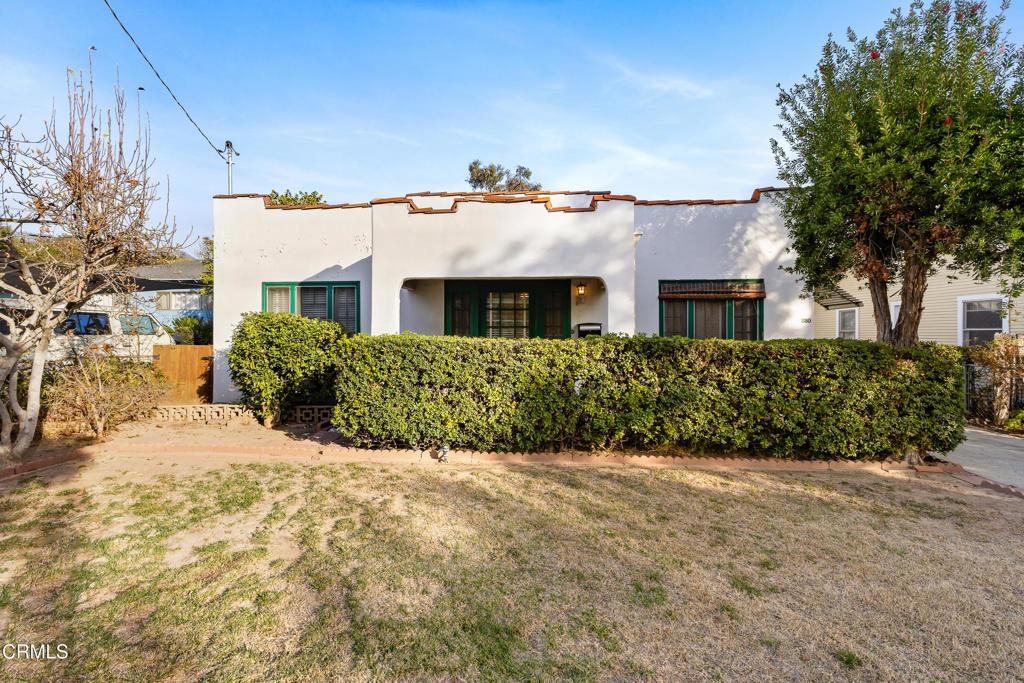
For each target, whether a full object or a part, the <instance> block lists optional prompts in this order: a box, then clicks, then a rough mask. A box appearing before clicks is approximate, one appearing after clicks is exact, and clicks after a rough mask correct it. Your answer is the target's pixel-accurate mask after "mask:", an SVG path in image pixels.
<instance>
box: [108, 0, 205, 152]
mask: <svg viewBox="0 0 1024 683" xmlns="http://www.w3.org/2000/svg"><path fill="white" fill-rule="evenodd" d="M103 4H104V5H106V6H107V9H108V10H110V13H111V14H112V15H113V16H114V20H115V21H116V22H117V23H118V25H119V26H120V27H121V30H122V31H124V34H125V35H126V36H128V38H129V40H131V41H132V45H134V46H135V49H136V50H138V51H139V54H140V55H142V58H143V59H144V60H146V64H149V68H150V69H152V70H153V73H154V74H156V77H157V80H159V81H160V82H161V83H162V84H163V86H164V87H165V88H166V89H167V92H168V93H170V95H171V99H173V100H174V103H175V104H177V105H178V107H179V108H180V109H181V111H183V112H184V113H185V116H187V117H188V120H189V121H191V122H192V125H193V126H195V128H196V130H198V131H199V134H200V135H202V136H203V139H204V140H206V142H207V144H209V145H210V147H212V148H213V151H214V152H216V153H217V154H218V155H219V156H220V158H221V159H223V158H224V151H223V150H220V149H217V145H215V144H213V141H212V140H210V136H208V135H207V134H206V133H204V132H203V129H202V128H200V127H199V124H198V123H196V120H195V119H194V118H192V115H191V114H189V113H188V109H185V105H184V104H182V103H181V101H180V100H179V99H178V98H177V96H176V95H175V94H174V91H173V90H171V86H169V85H167V81H165V80H164V79H163V76H161V75H160V72H159V71H157V70H156V67H155V66H153V62H151V61H149V57H147V56H146V53H145V52H143V51H142V46H141V45H139V42H138V41H137V40H135V36H133V35H132V34H131V31H129V30H128V27H126V26H125V25H124V22H122V21H121V17H119V16H117V12H115V11H114V8H113V7H111V6H110V2H109V1H108V0H103Z"/></svg>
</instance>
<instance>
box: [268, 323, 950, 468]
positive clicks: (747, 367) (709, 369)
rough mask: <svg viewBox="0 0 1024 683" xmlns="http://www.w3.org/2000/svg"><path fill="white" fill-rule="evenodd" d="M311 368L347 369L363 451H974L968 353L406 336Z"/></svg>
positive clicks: (343, 347)
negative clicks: (964, 357) (964, 447)
mask: <svg viewBox="0 0 1024 683" xmlns="http://www.w3.org/2000/svg"><path fill="white" fill-rule="evenodd" d="M269 341H270V340H269V339H268V340H267V343H269ZM263 351H264V352H267V353H272V354H274V355H275V356H276V355H278V354H279V353H283V351H282V350H280V349H277V348H275V349H263ZM300 352H301V353H302V354H305V355H304V356H303V358H304V359H305V360H302V361H301V365H302V366H303V367H310V366H311V365H313V363H312V359H313V358H315V359H316V361H317V367H319V368H326V366H327V365H328V364H329V361H328V359H327V356H329V355H335V356H336V362H337V370H336V373H337V404H338V405H337V408H336V409H335V415H334V424H335V426H336V427H337V428H338V429H339V431H340V432H341V434H342V435H343V437H345V438H346V439H347V440H349V441H350V442H352V443H354V444H357V445H370V446H401V447H428V446H437V445H440V444H445V443H446V444H449V445H450V446H452V447H454V448H473V449H482V450H501V451H509V450H524V451H528V450H537V449H548V448H601V447H616V446H633V447H638V448H655V447H658V446H663V445H678V446H682V447H686V448H690V449H696V450H708V451H743V452H749V453H760V454H769V455H773V456H779V457H789V456H799V457H807V456H810V457H818V458H882V457H886V456H891V455H897V456H901V455H902V454H903V453H904V452H905V451H906V450H907V449H918V450H937V451H948V450H950V449H952V448H953V447H954V446H955V445H956V444H957V443H959V442H960V441H961V440H962V439H963V428H964V416H963V409H962V397H963V395H962V391H963V388H962V384H963V372H962V366H961V364H960V351H959V349H956V348H954V347H943V346H938V345H934V344H925V345H921V346H919V347H916V348H911V349H897V348H893V347H890V346H887V345H881V344H876V343H873V342H855V341H840V340H815V341H807V340H784V341H770V342H738V341H724V340H688V339H679V338H658V337H653V338H652V337H632V338H615V337H603V338H589V339H584V340H539V339H531V340H488V339H469V338H459V337H422V336H417V335H401V336H378V337H367V336H358V337H351V338H348V339H345V340H344V341H341V342H340V343H338V344H337V345H336V353H335V354H330V353H329V352H328V351H327V350H326V349H325V347H323V346H319V347H317V350H316V352H315V353H314V352H312V351H310V350H308V349H301V350H300ZM304 376H305V377H309V376H310V375H308V374H306V375H304ZM328 376H331V377H333V371H327V372H326V373H325V374H324V379H325V380H326V378H327V377H328ZM267 381H268V382H271V381H273V382H279V381H281V380H280V379H273V380H271V379H268V380H267ZM284 384H285V385H287V382H284ZM275 386H276V385H275ZM317 386H318V387H320V386H323V384H322V383H318V384H317Z"/></svg>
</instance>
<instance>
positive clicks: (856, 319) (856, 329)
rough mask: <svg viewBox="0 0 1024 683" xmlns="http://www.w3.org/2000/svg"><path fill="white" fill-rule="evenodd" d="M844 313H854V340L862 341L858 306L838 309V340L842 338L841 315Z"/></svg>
mask: <svg viewBox="0 0 1024 683" xmlns="http://www.w3.org/2000/svg"><path fill="white" fill-rule="evenodd" d="M844 311H853V338H854V339H860V308H859V307H858V306H854V307H852V308H837V309H836V339H841V338H842V337H840V336H839V331H840V328H839V314H840V313H842V312H844Z"/></svg>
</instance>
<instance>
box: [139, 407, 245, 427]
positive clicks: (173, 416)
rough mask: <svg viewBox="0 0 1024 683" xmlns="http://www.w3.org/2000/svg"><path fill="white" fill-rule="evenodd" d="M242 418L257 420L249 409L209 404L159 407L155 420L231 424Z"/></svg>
mask: <svg viewBox="0 0 1024 683" xmlns="http://www.w3.org/2000/svg"><path fill="white" fill-rule="evenodd" d="M241 418H249V419H252V420H254V419H256V418H255V416H254V415H253V414H252V411H250V410H249V409H248V408H246V407H245V406H243V405H239V404H237V403H208V404H203V405H191V406H157V407H156V409H155V410H154V411H153V419H154V420H156V421H157V422H199V423H204V424H205V423H207V422H230V421H232V420H238V419H241Z"/></svg>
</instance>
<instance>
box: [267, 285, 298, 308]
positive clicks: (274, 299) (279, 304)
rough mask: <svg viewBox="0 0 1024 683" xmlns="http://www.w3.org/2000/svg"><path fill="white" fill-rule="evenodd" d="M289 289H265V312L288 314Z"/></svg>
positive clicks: (289, 303) (289, 304) (289, 306)
mask: <svg viewBox="0 0 1024 683" xmlns="http://www.w3.org/2000/svg"><path fill="white" fill-rule="evenodd" d="M291 298H292V293H291V288H290V287H267V311H269V312H270V313H290V312H291V310H292V305H291Z"/></svg>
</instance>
